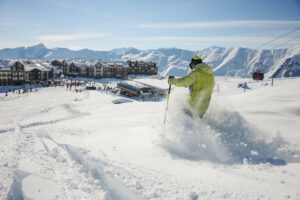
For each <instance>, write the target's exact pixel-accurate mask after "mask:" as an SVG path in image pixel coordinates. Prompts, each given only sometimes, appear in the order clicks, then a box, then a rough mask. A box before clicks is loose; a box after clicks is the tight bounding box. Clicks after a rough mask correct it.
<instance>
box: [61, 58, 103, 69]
mask: <svg viewBox="0 0 300 200" xmlns="http://www.w3.org/2000/svg"><path fill="white" fill-rule="evenodd" d="M65 61H66V63H67V64H68V65H70V64H72V63H73V64H74V65H76V66H77V67H92V66H95V65H96V64H97V62H99V60H93V59H84V58H67V59H65Z"/></svg>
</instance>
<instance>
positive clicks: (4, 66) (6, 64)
mask: <svg viewBox="0 0 300 200" xmlns="http://www.w3.org/2000/svg"><path fill="white" fill-rule="evenodd" d="M16 62H20V63H21V64H23V65H24V70H25V71H31V70H33V69H39V70H41V71H50V70H52V69H53V70H54V73H59V72H60V71H61V69H59V68H57V67H56V66H54V65H51V63H48V62H45V61H41V60H31V59H28V60H0V70H11V68H10V67H11V66H12V65H13V64H15V63H16Z"/></svg>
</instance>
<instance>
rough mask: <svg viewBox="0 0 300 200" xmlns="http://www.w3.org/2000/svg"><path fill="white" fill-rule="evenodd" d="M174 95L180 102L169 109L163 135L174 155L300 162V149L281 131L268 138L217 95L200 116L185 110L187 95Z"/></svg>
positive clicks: (233, 160)
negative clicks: (231, 109) (229, 107)
mask: <svg viewBox="0 0 300 200" xmlns="http://www.w3.org/2000/svg"><path fill="white" fill-rule="evenodd" d="M173 98H174V99H175V98H176V101H177V102H180V103H177V104H176V105H175V104H173V105H171V107H173V108H174V109H170V110H169V113H168V117H169V120H168V123H167V125H166V127H164V128H163V130H162V137H161V145H162V147H163V148H165V149H166V150H167V151H168V152H169V153H170V154H171V155H172V156H174V157H179V158H183V159H188V160H193V161H200V160H203V161H210V162H214V163H221V164H243V163H249V164H261V163H270V164H272V165H285V164H286V162H300V159H299V155H300V152H299V151H297V150H293V149H291V148H292V147H291V146H290V144H289V143H288V142H287V141H285V140H284V139H283V138H282V137H281V136H280V134H278V135H277V136H276V137H274V138H267V137H266V135H265V134H264V133H263V132H262V131H260V130H258V129H257V128H255V126H253V125H252V124H250V123H248V122H247V121H246V120H245V119H244V118H243V117H242V116H241V115H240V114H239V113H238V112H235V111H229V110H226V109H224V106H221V105H220V104H222V103H221V102H219V100H218V99H214V100H213V101H212V102H211V105H210V108H209V109H208V111H207V113H206V115H205V116H204V118H203V119H202V120H201V119H200V118H196V119H191V118H190V117H189V116H187V115H184V114H183V112H182V110H183V108H184V107H186V106H187V105H185V104H184V103H183V101H182V100H181V99H184V98H185V95H182V93H181V92H177V91H175V93H174V94H173Z"/></svg>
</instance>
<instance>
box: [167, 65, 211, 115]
mask: <svg viewBox="0 0 300 200" xmlns="http://www.w3.org/2000/svg"><path fill="white" fill-rule="evenodd" d="M169 84H171V85H175V86H179V87H186V88H187V87H189V89H190V98H189V100H188V103H189V105H190V106H191V107H192V108H193V112H196V113H197V114H198V115H199V116H200V117H202V116H203V115H204V114H205V112H206V110H207V108H208V106H209V103H210V98H211V95H212V92H213V88H214V85H215V81H214V75H213V71H212V69H211V67H210V66H208V65H206V64H205V63H199V64H197V65H195V67H194V69H193V70H192V71H191V72H190V73H189V74H188V75H186V76H184V77H182V78H175V79H171V80H170V82H169Z"/></svg>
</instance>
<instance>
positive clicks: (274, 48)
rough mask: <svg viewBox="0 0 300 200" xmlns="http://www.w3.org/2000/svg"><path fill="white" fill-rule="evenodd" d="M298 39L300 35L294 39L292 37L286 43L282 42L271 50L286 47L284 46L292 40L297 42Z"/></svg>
mask: <svg viewBox="0 0 300 200" xmlns="http://www.w3.org/2000/svg"><path fill="white" fill-rule="evenodd" d="M298 38H300V35H297V36H296V37H294V38H292V39H290V40H288V41H287V42H283V43H281V44H279V45H277V46H275V47H274V48H273V49H276V48H278V47H281V46H283V45H286V44H288V43H290V42H291V41H293V40H297V39H298ZM299 44H300V42H299Z"/></svg>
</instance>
